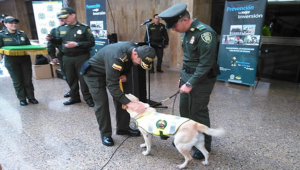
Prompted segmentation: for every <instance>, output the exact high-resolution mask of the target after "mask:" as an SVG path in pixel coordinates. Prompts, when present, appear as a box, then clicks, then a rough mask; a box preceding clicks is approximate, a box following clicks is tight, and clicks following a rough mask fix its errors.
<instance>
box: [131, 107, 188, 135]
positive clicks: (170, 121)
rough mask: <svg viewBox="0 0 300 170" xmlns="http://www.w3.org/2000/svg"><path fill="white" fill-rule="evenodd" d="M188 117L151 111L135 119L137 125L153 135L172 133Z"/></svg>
mask: <svg viewBox="0 0 300 170" xmlns="http://www.w3.org/2000/svg"><path fill="white" fill-rule="evenodd" d="M188 120H190V119H188V118H184V117H179V116H174V115H167V114H163V113H157V112H152V113H148V114H146V115H144V116H142V117H140V118H138V119H136V124H137V126H139V127H141V128H143V129H144V130H145V131H147V132H148V133H151V134H154V135H158V136H161V135H174V134H175V133H176V132H177V130H178V128H179V127H180V126H181V125H182V124H183V123H185V122H187V121H188Z"/></svg>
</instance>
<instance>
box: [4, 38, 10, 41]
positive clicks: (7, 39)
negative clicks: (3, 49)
mask: <svg viewBox="0 0 300 170" xmlns="http://www.w3.org/2000/svg"><path fill="white" fill-rule="evenodd" d="M3 41H12V38H3Z"/></svg>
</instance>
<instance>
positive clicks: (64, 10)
mask: <svg viewBox="0 0 300 170" xmlns="http://www.w3.org/2000/svg"><path fill="white" fill-rule="evenodd" d="M60 14H61V15H60V18H59V19H65V18H67V17H68V16H69V14H75V11H74V9H72V8H70V7H64V8H62V9H61V10H60Z"/></svg>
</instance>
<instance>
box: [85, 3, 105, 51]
mask: <svg viewBox="0 0 300 170" xmlns="http://www.w3.org/2000/svg"><path fill="white" fill-rule="evenodd" d="M85 10H86V24H87V25H89V26H90V28H91V31H92V33H93V35H94V37H95V43H96V45H95V46H94V47H93V50H92V51H91V56H93V55H94V54H95V53H97V51H99V50H100V49H101V48H103V47H104V46H106V45H107V44H108V39H107V24H106V0H86V1H85Z"/></svg>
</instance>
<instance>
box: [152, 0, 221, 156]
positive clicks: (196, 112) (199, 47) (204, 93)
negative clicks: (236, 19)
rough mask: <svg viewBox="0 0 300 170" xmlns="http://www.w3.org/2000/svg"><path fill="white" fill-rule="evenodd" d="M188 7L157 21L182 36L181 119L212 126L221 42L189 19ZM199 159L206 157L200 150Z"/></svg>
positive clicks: (178, 7)
mask: <svg viewBox="0 0 300 170" xmlns="http://www.w3.org/2000/svg"><path fill="white" fill-rule="evenodd" d="M186 8H187V5H186V4H185V3H178V4H175V5H173V6H172V7H170V8H168V9H166V10H165V11H163V12H162V13H160V14H159V15H158V17H160V18H162V19H164V20H165V21H166V23H167V24H166V28H167V29H172V30H173V31H176V32H179V33H183V34H182V48H183V54H184V56H183V68H182V71H181V78H180V104H179V105H180V115H181V116H182V117H187V118H190V119H192V120H195V121H197V122H199V123H202V124H204V125H207V126H208V127H209V126H210V120H209V112H208V107H207V106H208V103H209V98H210V94H211V92H212V90H213V87H214V84H215V82H216V76H217V73H218V65H217V64H216V57H217V45H218V39H217V34H216V33H215V31H214V30H213V29H212V28H211V27H209V26H208V25H206V24H204V23H202V22H200V21H199V20H198V19H196V18H195V19H192V18H190V14H189V12H188V11H187V10H186ZM211 140H212V139H211V136H208V135H205V147H206V149H207V151H209V152H210V151H211ZM193 157H194V158H196V159H203V158H204V156H203V155H202V153H201V152H200V151H199V150H196V152H195V153H194V155H193Z"/></svg>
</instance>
